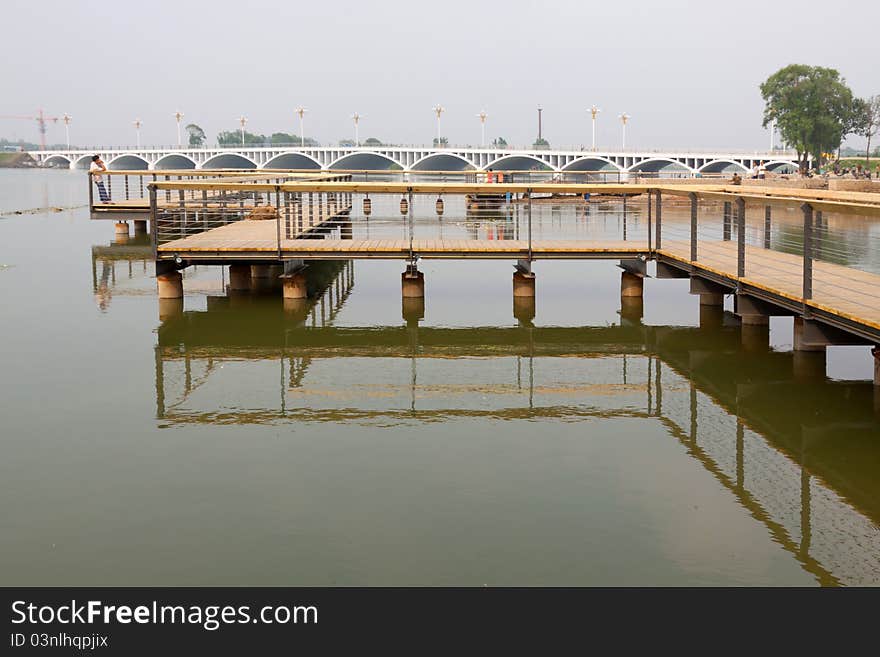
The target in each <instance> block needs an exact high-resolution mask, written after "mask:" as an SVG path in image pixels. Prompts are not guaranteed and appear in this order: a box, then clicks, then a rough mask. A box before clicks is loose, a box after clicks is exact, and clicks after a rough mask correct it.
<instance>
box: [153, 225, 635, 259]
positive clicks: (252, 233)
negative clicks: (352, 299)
mask: <svg viewBox="0 0 880 657" xmlns="http://www.w3.org/2000/svg"><path fill="white" fill-rule="evenodd" d="M277 230H278V228H277V225H276V223H275V222H274V221H239V222H236V223H233V224H228V225H226V226H221V227H219V228H213V229H211V230H208V231H205V232H203V233H198V234H196V235H191V236H189V237H185V238H182V239H177V240H173V241H171V242H166V243H165V244H162V245H161V246H159V248H158V250H159V253H160V254H172V253H173V254H176V255H179V256H180V257H181V258H190V259H205V258H211V259H222V258H223V257H227V258H236V257H239V258H244V257H249V256H255V257H260V255H262V257H269V258H275V257H277V253H278V239H277ZM283 230H284V228H283V226H282V231H283ZM282 237H283V236H282ZM412 247H413V252H414V253H417V254H418V255H419V257H420V258H489V259H491V258H500V259H518V258H523V257H526V256H527V255H528V250H529V244H528V241H526V240H467V239H464V240H439V239H416V240H413V243H412ZM409 248H410V247H409V240H402V239H378V240H377V239H370V240H355V239H350V240H343V239H282V240H281V251H282V253H283V254H284V255H285V256H288V257H299V258H316V259H317V258H325V259H335V258H344V259H362V258H392V259H406V258H408V257H409V255H410V250H409ZM647 253H648V244H647V242H646V241H645V240H632V241H623V240H534V241H533V242H532V256H533V257H534V258H538V259H550V258H558V259H565V258H591V257H607V258H615V257H626V256H637V255H640V254H647Z"/></svg>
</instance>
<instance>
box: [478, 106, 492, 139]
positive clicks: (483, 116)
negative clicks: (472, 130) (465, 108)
mask: <svg viewBox="0 0 880 657" xmlns="http://www.w3.org/2000/svg"><path fill="white" fill-rule="evenodd" d="M477 117H478V118H479V119H480V146H482V147H484V148H485V146H486V119H488V118H489V115H488V114H486V110H480V113H479V114H477Z"/></svg>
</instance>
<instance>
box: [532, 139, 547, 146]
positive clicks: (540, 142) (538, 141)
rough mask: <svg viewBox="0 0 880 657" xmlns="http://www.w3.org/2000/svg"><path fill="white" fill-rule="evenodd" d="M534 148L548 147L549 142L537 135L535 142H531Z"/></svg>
mask: <svg viewBox="0 0 880 657" xmlns="http://www.w3.org/2000/svg"><path fill="white" fill-rule="evenodd" d="M532 146H533V147H534V148H550V142H549V141H547V140H546V139H544V138H543V137H538V138H537V139H536V140H535V143H534V144H532Z"/></svg>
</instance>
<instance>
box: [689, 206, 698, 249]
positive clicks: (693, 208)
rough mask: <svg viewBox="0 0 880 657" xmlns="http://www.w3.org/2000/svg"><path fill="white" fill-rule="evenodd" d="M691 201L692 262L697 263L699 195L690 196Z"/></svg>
mask: <svg viewBox="0 0 880 657" xmlns="http://www.w3.org/2000/svg"><path fill="white" fill-rule="evenodd" d="M688 198H690V200H691V262H696V261H697V195H696V194H694V193H693V192H691V193H690V194H688Z"/></svg>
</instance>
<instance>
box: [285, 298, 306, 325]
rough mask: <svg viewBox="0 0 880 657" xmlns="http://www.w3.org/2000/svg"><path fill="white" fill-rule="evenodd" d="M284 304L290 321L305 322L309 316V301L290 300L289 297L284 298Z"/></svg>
mask: <svg viewBox="0 0 880 657" xmlns="http://www.w3.org/2000/svg"><path fill="white" fill-rule="evenodd" d="M282 303H283V305H284V314H285V315H286V316H287V317H288V318H289V319H294V320H297V321H303V320H304V319H305V318H306V317H308V315H309V300H308V299H305V298H303V299H290V298H288V297H284V300H283V301H282Z"/></svg>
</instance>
